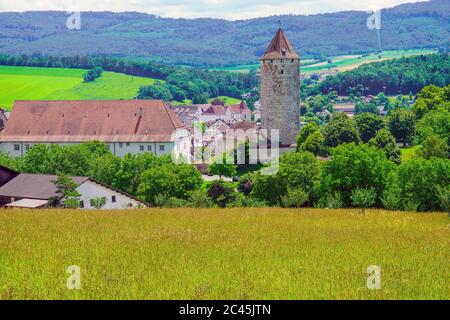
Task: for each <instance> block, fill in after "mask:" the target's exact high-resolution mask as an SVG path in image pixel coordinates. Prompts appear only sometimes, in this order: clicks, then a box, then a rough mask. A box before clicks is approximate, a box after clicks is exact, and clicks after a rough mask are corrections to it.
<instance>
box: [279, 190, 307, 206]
mask: <svg viewBox="0 0 450 320" xmlns="http://www.w3.org/2000/svg"><path fill="white" fill-rule="evenodd" d="M308 200H309V195H308V193H306V192H305V191H303V190H302V189H290V190H288V192H287V194H286V195H285V196H283V197H282V198H281V203H282V205H283V207H285V208H300V207H301V206H303V205H304V204H305V203H306V202H308Z"/></svg>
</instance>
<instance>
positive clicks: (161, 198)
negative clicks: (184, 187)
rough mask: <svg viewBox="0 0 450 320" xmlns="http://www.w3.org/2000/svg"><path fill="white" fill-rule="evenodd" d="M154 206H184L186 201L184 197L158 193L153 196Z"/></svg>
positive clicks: (186, 204)
mask: <svg viewBox="0 0 450 320" xmlns="http://www.w3.org/2000/svg"><path fill="white" fill-rule="evenodd" d="M155 206H156V207H159V208H186V207H188V202H187V201H186V200H184V199H179V198H176V197H168V196H166V195H164V194H158V195H157V196H156V197H155Z"/></svg>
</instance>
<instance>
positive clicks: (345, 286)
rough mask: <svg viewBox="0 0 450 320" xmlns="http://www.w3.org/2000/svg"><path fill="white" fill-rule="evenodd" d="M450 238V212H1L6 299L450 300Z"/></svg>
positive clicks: (0, 280)
mask: <svg viewBox="0 0 450 320" xmlns="http://www.w3.org/2000/svg"><path fill="white" fill-rule="evenodd" d="M449 239H450V229H449V220H448V218H447V216H446V215H444V214H410V213H408V214H407V213H392V212H383V211H368V212H367V214H366V215H362V214H361V213H360V212H359V211H352V210H345V211H344V210H313V209H305V210H282V209H241V210H238V209H233V210H218V209H217V210H215V209H214V210H198V209H178V210H168V209H161V210H159V209H151V210H135V211H122V212H83V211H58V210H46V211H14V210H7V211H5V210H1V211H0V298H1V299H93V298H95V299H138V298H139V299H140V298H144V299H219V298H220V299H449V298H450V294H449V286H448V283H449V282H448V280H449V279H448V276H449V256H448V254H449ZM70 265H78V266H80V267H81V272H82V289H81V290H72V291H71V290H68V289H67V288H66V280H67V277H68V274H66V268H67V267H68V266H70ZM369 265H379V266H380V267H381V268H382V290H379V291H371V290H368V289H367V287H366V279H367V275H366V270H367V267H368V266H369Z"/></svg>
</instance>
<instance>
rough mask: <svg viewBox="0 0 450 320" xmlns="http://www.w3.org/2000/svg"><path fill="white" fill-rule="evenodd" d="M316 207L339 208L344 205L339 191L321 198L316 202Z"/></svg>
mask: <svg viewBox="0 0 450 320" xmlns="http://www.w3.org/2000/svg"><path fill="white" fill-rule="evenodd" d="M317 207H318V208H327V209H341V208H343V207H344V202H343V201H342V197H341V195H340V194H339V192H335V193H333V194H331V193H330V194H327V195H326V196H325V197H324V198H321V199H320V200H319V202H318V203H317Z"/></svg>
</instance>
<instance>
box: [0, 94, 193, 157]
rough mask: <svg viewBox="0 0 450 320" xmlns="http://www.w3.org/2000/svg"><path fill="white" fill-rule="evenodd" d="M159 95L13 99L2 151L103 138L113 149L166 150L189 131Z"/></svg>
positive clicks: (13, 152)
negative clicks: (145, 97) (107, 98)
mask: <svg viewBox="0 0 450 320" xmlns="http://www.w3.org/2000/svg"><path fill="white" fill-rule="evenodd" d="M183 128H184V125H183V123H182V122H181V120H180V119H179V118H178V117H177V115H176V114H175V113H174V112H173V111H172V110H170V108H169V107H168V106H167V105H166V104H165V103H164V102H163V101H161V100H117V101H104V100H98V101H97V100H92V101H16V103H15V104H14V107H13V109H12V112H11V115H10V119H9V121H8V122H7V124H6V127H5V129H4V130H3V131H2V132H1V134H0V151H1V152H3V153H9V154H11V155H12V156H21V155H23V154H25V153H26V152H27V150H28V149H29V148H31V147H32V146H33V145H35V144H58V145H70V144H77V143H82V142H87V141H92V140H96V141H101V142H104V143H106V144H107V145H108V146H109V148H110V150H111V152H112V153H113V154H115V155H117V156H120V157H123V156H125V155H126V154H127V153H131V154H137V153H143V152H151V153H153V154H155V155H157V156H159V155H164V154H170V153H171V152H172V150H173V148H174V147H175V145H176V144H177V143H178V142H179V141H181V140H182V138H183V137H185V136H186V135H188V132H187V131H186V130H183Z"/></svg>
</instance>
